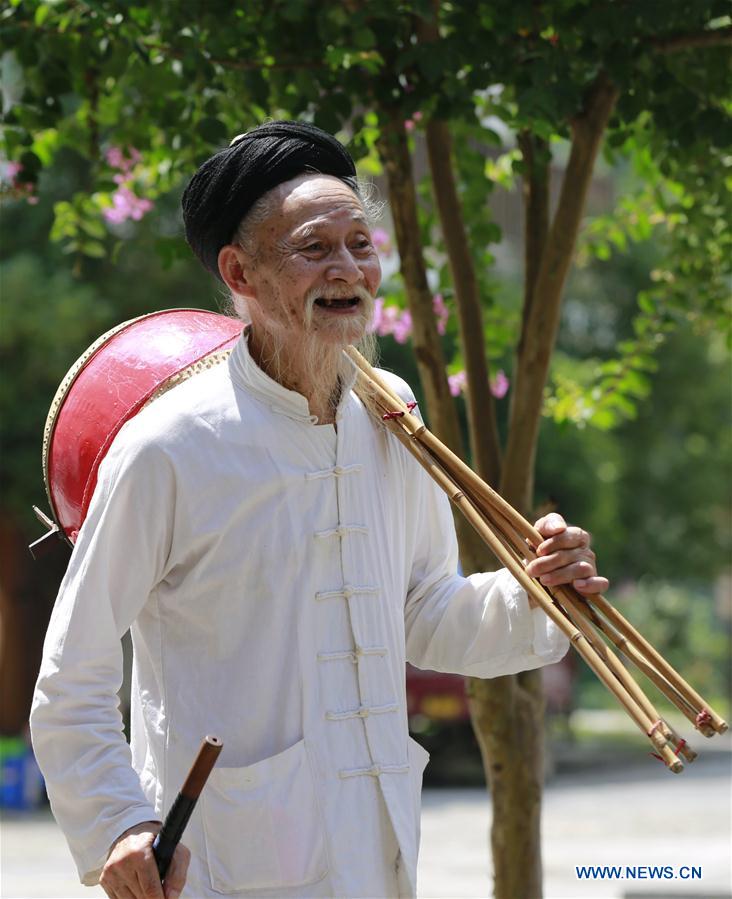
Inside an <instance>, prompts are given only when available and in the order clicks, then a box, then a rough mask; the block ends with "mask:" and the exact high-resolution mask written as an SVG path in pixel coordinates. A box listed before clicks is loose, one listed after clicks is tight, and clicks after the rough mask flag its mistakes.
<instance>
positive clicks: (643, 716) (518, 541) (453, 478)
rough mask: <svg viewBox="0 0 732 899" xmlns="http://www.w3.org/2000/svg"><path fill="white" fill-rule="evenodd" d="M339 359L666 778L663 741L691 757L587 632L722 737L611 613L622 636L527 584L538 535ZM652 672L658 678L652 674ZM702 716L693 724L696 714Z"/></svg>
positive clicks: (672, 758)
mask: <svg viewBox="0 0 732 899" xmlns="http://www.w3.org/2000/svg"><path fill="white" fill-rule="evenodd" d="M346 352H347V354H348V355H349V357H350V358H351V360H352V361H353V362H354V364H355V365H356V366H357V367H358V368H359V369H360V372H359V375H360V377H359V385H358V391H357V392H358V393H359V395H360V396H361V398H362V400H363V401H364V402H365V404H366V406H367V408H369V410H370V411H371V412H372V414H374V415H377V416H378V417H379V418H381V419H382V420H385V421H386V424H387V427H388V428H389V430H391V431H392V433H394V434H395V436H396V437H397V438H398V439H399V440H400V441H401V442H402V443H403V444H404V446H405V447H406V448H407V449H408V451H409V452H410V453H411V454H412V455H414V456H415V458H416V459H417V461H418V462H419V463H420V464H421V465H422V466H423V467H425V468H426V469H427V471H428V472H429V474H430V475H431V476H432V477H433V479H434V480H435V481H436V482H437V483H438V484H439V485H440V486H441V487H442V489H443V490H444V491H445V492H446V493H447V494H448V496H449V497H450V499H451V501H452V502H453V503H454V504H455V505H456V506H457V507H458V508H459V509H460V510H461V512H462V513H463V514H464V515H465V517H466V518H467V519H468V520H469V521H470V523H471V525H472V526H473V527H474V528H475V529H476V530H477V531H478V533H479V534H480V536H481V537H482V538H483V540H484V541H485V542H486V543H487V545H488V546H489V547H490V548H491V549H492V551H493V552H494V554H495V555H496V557H497V558H498V559H499V560H500V561H501V562H503V564H504V565H506V567H507V568H508V569H509V570H510V571H511V573H512V574H513V576H514V577H515V578H516V579H517V580H518V581H519V583H521V585H522V586H523V587H524V589H526V591H527V593H529V595H530V596H532V598H533V599H534V601H535V602H536V603H537V605H539V606H540V607H541V608H542V609H543V610H544V611H545V612H546V614H548V615H549V617H550V618H552V620H554V621H555V623H556V624H557V626H558V627H560V628H561V629H562V630H563V631H564V632H565V633H567V635H568V636H569V637H570V640H571V641H572V642H573V643H574V645H575V647H576V648H577V650H578V651H579V652H580V654H581V655H582V656H583V657H584V658H585V660H586V661H587V663H588V664H589V665H590V667H591V668H592V670H593V671H595V673H596V674H597V675H598V677H600V679H601V680H602V681H603V682H604V683H605V685H606V686H607V687H608V689H610V690H611V691H612V692H613V693H614V694H615V695H616V697H617V698H618V699H619V700H620V701H621V704H623V706H624V707H625V708H626V711H628V713H629V715H630V716H631V718H632V719H633V720H634V721H635V723H636V724H637V725H638V727H639V728H641V729H642V730H644V732H645V733H646V734H647V736H649V737H650V739H651V742H652V743H653V745H654V746H655V747H656V748H657V749H658V750H659V752H660V753H661V756H662V757H663V760H664V761H665V762H666V764H667V765H668V766H669V767H670V768H671V769H672V770H674V771H678V770H680V768H681V763H680V761H679V759H678V758H677V757H676V755H675V753H674V752H672V751H671V750H670V749H669V747H668V746H667V745H666V741H667V740H673V741H674V742H675V743H676V744H677V747H676V748H677V751H680V752H681V753H682V754H683V755H684V757H685V758H686V759H687V761H691V760H693V758H695V753H694V752H693V751H692V750H690V749H688V747H686V744H685V741H683V740H681V739H680V738H679V737H678V735H677V734H676V733H675V732H674V731H673V729H672V728H671V727H670V726H669V725H668V724H667V723H666V722H665V721H663V720H662V719H661V718H660V717H659V716H658V713H657V712H656V710H655V708H654V706H653V704H652V703H651V702H650V700H649V699H648V698H647V697H646V696H645V694H644V693H643V691H642V690H641V689H640V687H639V686H638V684H637V683H636V682H635V681H634V680H633V678H632V677H631V675H630V674H629V672H627V670H626V669H625V667H624V666H623V665H622V663H621V662H620V661H619V660H618V659H617V657H616V656H615V655H614V653H613V652H612V651H611V650H610V649H609V647H608V646H607V644H606V643H605V642H604V640H603V639H602V637H601V636H600V635H599V634H598V633H597V632H596V631H595V630H594V627H597V628H598V630H599V631H600V632H601V633H602V634H604V635H605V636H606V637H608V639H610V640H611V642H614V643H615V645H616V646H618V648H620V649H622V651H623V652H625V654H626V655H628V657H629V658H630V659H631V660H632V661H634V662H635V664H636V665H638V667H639V668H640V669H641V670H642V671H643V672H644V673H645V674H647V676H648V677H649V678H651V680H652V681H653V682H654V683H656V685H657V686H658V687H659V689H661V690H662V691H663V692H664V694H665V695H666V696H667V697H668V698H670V699H671V700H672V701H673V702H674V703H675V704H676V705H678V706H679V708H680V709H681V710H682V712H683V713H684V714H686V715H687V717H691V716H693V717H692V720H693V721H694V723H695V726H696V727H698V728H699V729H700V730H702V732H707V733H708V732H709V731H711V733H713V732H714V730H716V729H719V732H723V730H725V729H726V723H725V722H724V721H722V719H721V718H719V716H716V715H715V714H714V713H713V712H711V711H710V710H709V709H708V707H707V706H706V705H705V704H704V702H703V700H701V697H699V696H698V694H695V693H694V691H693V690H691V688H690V687H689V686H688V684H686V682H685V681H683V678H681V677H680V675H678V674H676V672H674V671H673V669H672V668H671V666H670V665H668V663H667V662H665V660H663V658H662V657H661V656H660V654H658V653H656V651H655V650H653V647H651V646H650V644H648V642H647V641H645V640H644V639H643V638H642V637H641V636H640V634H638V632H637V631H635V629H634V628H632V625H630V624H629V623H628V622H627V621H625V619H624V618H622V616H621V615H620V614H619V613H617V618H616V619H615V620H616V621H619V622H622V623H624V625H625V629H624V630H623V629H622V628H621V626H620V625H618V630H620V634H618V632H617V631H616V630H615V628H614V627H612V626H611V625H610V624H609V623H608V622H606V621H604V620H603V619H602V618H601V617H600V616H599V615H598V614H597V610H596V609H594V608H592V607H591V606H590V605H589V604H588V598H587V597H584V596H583V595H582V594H579V593H576V594H575V591H573V590H571V589H567V588H562V589H561V590H558V591H556V592H557V593H558V594H559V598H561V600H562V601H563V602H564V606H567V607H568V608H565V607H563V605H562V604H561V603H560V602H559V601H558V598H557V597H554V599H552V595H551V594H550V593H549V592H547V591H546V590H545V588H544V587H543V586H541V585H540V584H539V583H537V582H536V581H534V580H533V579H531V578H529V577H528V575H526V573H525V571H524V563H523V561H522V555H521V554H522V553H523V554H528V553H530V550H528V546H526V545H525V542H524V541H528V542H529V543H533V544H534V545H538V543H539V542H541V541H542V540H543V538H542V536H541V534H539V532H538V531H537V530H536V529H535V528H534V527H533V526H532V525H531V524H530V523H529V522H528V521H526V519H524V518H523V516H521V515H520V514H519V513H518V512H517V511H516V510H515V509H513V507H512V506H511V505H510V504H509V503H507V502H506V501H505V500H504V499H503V498H502V497H501V496H500V495H499V494H498V493H496V491H494V490H493V489H492V488H491V487H489V486H488V485H487V484H486V483H485V482H484V481H483V480H482V479H481V478H479V477H478V475H476V474H475V472H473V471H472V469H470V468H469V467H468V466H467V465H466V464H465V463H464V462H463V461H462V460H461V459H460V458H459V457H458V456H456V455H455V454H454V453H452V451H451V450H449V448H448V447H446V446H444V444H442V443H441V442H440V441H439V440H438V439H437V438H436V437H435V436H434V435H433V434H431V432H430V431H429V430H428V429H427V428H426V427H425V425H424V424H423V423H422V422H421V421H420V420H419V419H417V417H416V416H414V415H412V414H411V411H410V409H409V407H408V406H407V405H406V404H405V402H404V401H403V400H402V399H401V397H399V396H398V395H397V394H396V393H395V392H394V391H393V390H392V389H391V388H390V386H389V385H388V384H387V383H386V382H385V381H384V379H383V378H382V377H381V376H380V375H379V373H378V372H375V371H374V370H373V369H372V368H371V367H370V366H369V365H368V363H367V362H366V360H364V359H363V357H361V356H360V354H359V353H358V352H357V351H356V350H355V349H353V348H349V349H348V350H347V351H346ZM416 444H419V446H417V445H416ZM595 599H597V597H595V596H593V597H592V600H595ZM599 599H600V602H598V603H597V605H598V606H599V607H600V608H601V609H602V611H603V612H605V608H606V607H609V608H610V609H611V610H612V611H615V610H613V609H612V607H611V606H609V604H607V601H606V600H604V598H602V597H600V598H599ZM611 614H612V613H611ZM606 617H608V618H609V617H610V616H606ZM565 622H566V623H565ZM613 623H615V621H614V622H613ZM593 626H594V627H593ZM646 647H649V648H650V650H651V659H649V658H648V657H647V655H646ZM657 658H658V659H661V660H662V664H661V665H656V664H654V663H655V662H656V659H657ZM659 668H661V669H662V671H663V673H661V671H659ZM669 671H670V672H672V673H673V675H675V678H673V677H668V673H667V672H669ZM667 678H668V679H667ZM684 688H686V689H684ZM702 712H703V715H702V716H701V720H700V714H699V713H702Z"/></svg>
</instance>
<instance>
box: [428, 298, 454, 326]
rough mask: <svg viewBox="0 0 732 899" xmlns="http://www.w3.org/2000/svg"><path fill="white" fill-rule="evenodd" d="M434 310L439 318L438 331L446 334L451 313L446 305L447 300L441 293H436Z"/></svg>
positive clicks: (433, 300)
mask: <svg viewBox="0 0 732 899" xmlns="http://www.w3.org/2000/svg"><path fill="white" fill-rule="evenodd" d="M432 308H433V309H434V310H435V315H436V316H437V331H438V333H439V334H444V333H445V329H446V328H447V320H448V318H449V317H450V312H449V310H448V308H447V306H446V305H445V300H444V299H443V296H442V294H441V293H436V294H435V295H434V297H432Z"/></svg>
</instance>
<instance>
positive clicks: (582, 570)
mask: <svg viewBox="0 0 732 899" xmlns="http://www.w3.org/2000/svg"><path fill="white" fill-rule="evenodd" d="M594 574H595V569H594V566H592V565H591V564H590V563H589V562H586V561H583V562H573V563H572V564H571V565H565V566H564V567H563V568H557V569H556V570H555V571H552V572H550V573H549V574H542V576H541V577H540V578H539V581H540V582H541V583H542V584H544V586H546V587H558V586H559V585H560V584H571V583H572V582H573V581H575V580H577V579H579V580H591V579H592V577H593V576H594Z"/></svg>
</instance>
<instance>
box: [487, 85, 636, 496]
mask: <svg viewBox="0 0 732 899" xmlns="http://www.w3.org/2000/svg"><path fill="white" fill-rule="evenodd" d="M617 96H618V91H617V88H616V87H615V85H613V84H612V82H611V81H610V79H609V78H608V77H607V75H606V74H605V73H604V72H601V73H600V74H599V75H598V76H597V78H596V79H595V81H594V82H593V84H592V85H591V87H590V89H589V90H588V92H587V95H586V98H585V102H584V104H583V110H582V112H581V113H580V114H579V115H578V116H577V117H576V118H575V119H574V121H573V122H572V149H571V152H570V156H569V162H568V163H567V168H566V171H565V173H564V178H563V180H562V187H561V192H560V196H559V204H558V206H557V211H556V214H555V215H554V220H553V222H552V224H551V227H550V230H549V234H548V237H547V241H546V246H545V249H544V252H543V253H542V259H541V265H540V267H539V271H538V273H537V276H536V283H535V286H534V291H533V299H532V303H531V310H530V314H529V316H528V319H527V321H526V327H525V335H524V337H525V340H524V345H523V347H522V352H521V354H520V356H519V357H518V359H517V366H516V371H515V372H514V383H513V395H512V402H511V418H510V424H509V435H508V442H507V445H506V453H505V457H504V464H503V478H502V482H501V492H502V494H503V496H504V497H505V498H506V499H507V500H508V501H509V502H510V503H511V504H512V505H514V506H516V507H517V508H519V509H521V510H524V511H528V510H529V507H530V505H531V496H532V492H533V471H534V462H535V458H536V446H537V441H538V436H539V423H540V420H541V410H542V403H543V395H544V387H545V385H546V381H547V376H548V373H549V362H550V359H551V356H552V352H553V350H554V345H555V343H556V337H557V331H558V328H559V318H560V312H561V304H562V292H563V290H564V285H565V282H566V279H567V274H568V272H569V266H570V264H571V261H572V255H573V253H574V248H575V245H576V242H577V235H578V233H579V228H580V222H581V219H582V214H583V212H584V208H585V200H586V197H587V190H588V188H589V185H590V180H591V178H592V171H593V168H594V164H595V159H596V157H597V153H598V150H599V148H600V144H601V142H602V136H603V134H604V132H605V128H606V126H607V122H608V119H609V117H610V114H611V112H612V110H613V107H614V105H615V101H616V99H617Z"/></svg>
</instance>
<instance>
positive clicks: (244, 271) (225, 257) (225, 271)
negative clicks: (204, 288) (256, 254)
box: [218, 243, 256, 300]
mask: <svg viewBox="0 0 732 899" xmlns="http://www.w3.org/2000/svg"><path fill="white" fill-rule="evenodd" d="M218 262H219V272H221V277H222V278H223V279H224V281H225V282H226V286H227V287H228V288H229V290H231V291H232V292H233V293H235V294H238V295H239V296H241V297H246V299H248V300H251V299H255V298H256V291H255V290H254V286H253V285H252V283H251V281H250V280H249V277H248V272H249V265H250V263H251V260H250V258H249V257H248V256H247V254H246V253H245V252H244V250H243V249H242V248H241V247H240V246H238V245H237V244H231V243H229V244H226V246H223V247H221V249H220V250H219V259H218Z"/></svg>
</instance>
